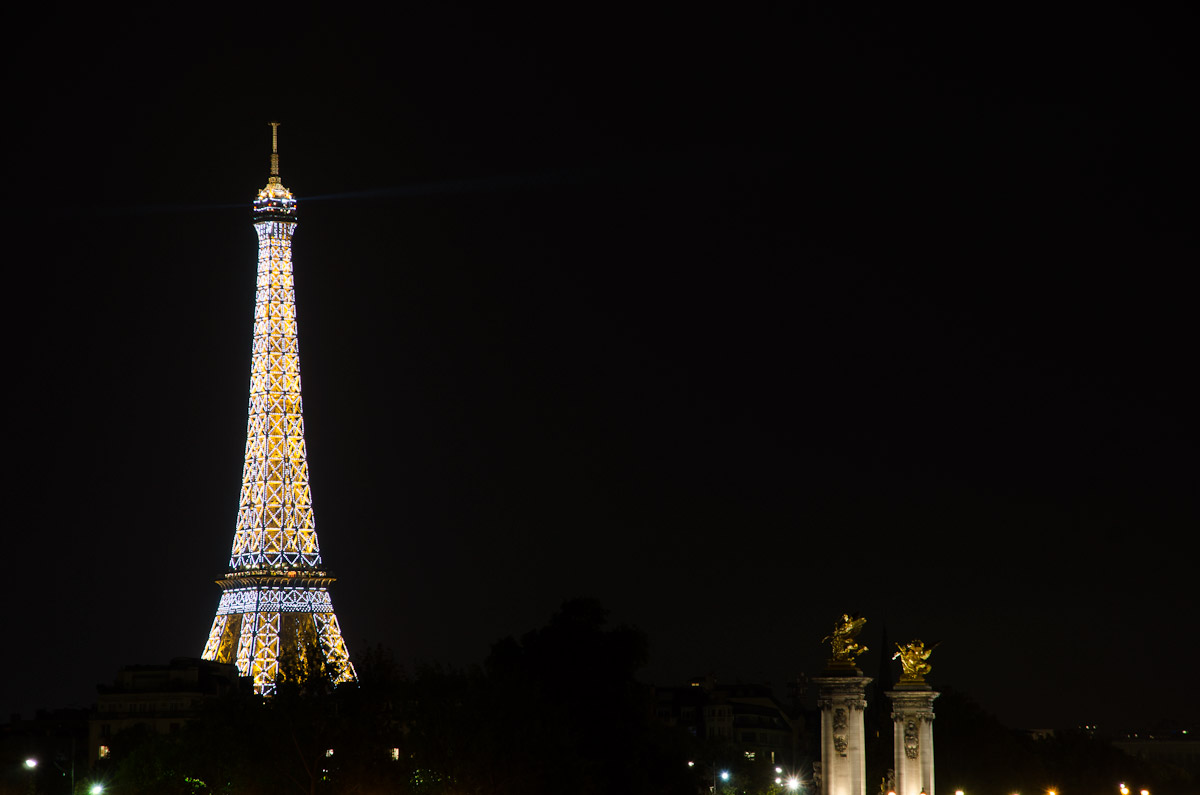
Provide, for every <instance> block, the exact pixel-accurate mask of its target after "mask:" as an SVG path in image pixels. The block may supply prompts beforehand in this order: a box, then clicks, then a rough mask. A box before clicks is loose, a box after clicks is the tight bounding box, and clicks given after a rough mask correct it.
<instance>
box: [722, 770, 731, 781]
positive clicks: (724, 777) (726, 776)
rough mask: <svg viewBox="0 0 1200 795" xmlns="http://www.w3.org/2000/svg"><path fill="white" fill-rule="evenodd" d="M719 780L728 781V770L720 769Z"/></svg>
mask: <svg viewBox="0 0 1200 795" xmlns="http://www.w3.org/2000/svg"><path fill="white" fill-rule="evenodd" d="M721 780H722V781H728V780H729V771H728V770H722V771H721Z"/></svg>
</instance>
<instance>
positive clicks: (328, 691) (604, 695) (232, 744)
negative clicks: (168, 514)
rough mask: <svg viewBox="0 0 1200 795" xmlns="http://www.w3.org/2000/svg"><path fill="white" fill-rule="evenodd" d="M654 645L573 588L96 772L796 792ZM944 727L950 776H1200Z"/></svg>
mask: <svg viewBox="0 0 1200 795" xmlns="http://www.w3.org/2000/svg"><path fill="white" fill-rule="evenodd" d="M646 650H647V643H646V638H645V636H644V635H643V634H642V633H641V632H640V631H639V630H637V629H634V628H630V627H615V628H614V627H608V626H607V625H606V621H605V611H604V609H603V608H602V607H601V606H600V605H599V604H598V603H596V602H594V601H590V600H574V601H571V602H567V603H566V604H564V605H563V607H562V609H561V610H560V611H559V612H558V613H556V614H555V616H554V617H553V618H552V619H551V620H550V622H549V623H548V624H547V625H546V626H545V627H543V628H540V629H537V630H534V631H531V632H529V633H527V634H525V635H524V636H522V637H521V638H520V639H515V638H506V639H504V640H502V641H500V642H498V643H496V644H495V645H494V646H493V647H492V650H491V653H490V654H489V655H488V657H487V659H486V661H485V662H484V663H483V665H481V666H475V667H471V668H467V669H454V668H448V667H442V666H436V665H433V666H425V667H421V668H419V669H417V670H415V671H412V672H408V671H405V670H404V669H402V668H401V667H400V666H399V665H398V664H397V663H396V662H395V660H394V659H393V658H392V656H391V654H390V653H389V652H388V651H387V650H386V649H383V648H375V649H372V650H371V651H369V652H368V653H367V654H366V655H364V656H363V657H361V658H360V659H359V660H358V661H357V672H358V675H359V682H358V683H357V685H354V686H342V687H338V688H334V687H332V686H330V684H329V682H330V677H329V676H328V673H327V672H326V671H324V670H322V669H321V668H319V667H317V668H310V669H303V668H302V667H298V666H294V667H293V668H292V669H291V670H290V671H289V675H288V678H287V680H286V681H282V682H281V684H280V686H279V691H278V693H277V694H276V695H275V696H274V697H273V698H271V699H262V698H259V697H256V696H253V695H252V694H250V693H248V692H242V693H239V694H235V695H232V696H228V697H225V698H222V699H221V700H219V701H214V702H212V703H210V704H209V705H208V706H207V707H206V709H205V711H204V712H203V714H202V715H201V716H200V717H199V719H197V720H195V721H193V722H191V723H189V724H188V725H186V726H184V727H183V728H182V729H181V730H180V731H178V732H176V733H172V734H166V735H164V734H154V733H151V732H149V731H137V730H132V731H127V732H124V733H122V734H119V735H117V736H116V737H115V738H113V741H112V745H111V749H112V753H111V755H110V757H109V758H108V759H107V760H104V762H103V763H102V764H103V765H104V769H102V770H100V771H97V772H98V773H100V774H101V775H102V776H103V777H104V778H106V779H107V780H108V781H109V783H110V785H111V788H110V790H109V791H110V792H113V793H117V792H119V793H121V794H122V795H139V794H140V793H147V794H149V793H155V794H156V795H176V794H178V795H184V794H185V793H186V794H187V795H199V794H200V793H222V794H223V795H224V794H227V795H276V794H278V795H284V794H285V793H291V794H293V795H299V794H300V793H307V794H308V795H316V794H317V793H329V794H331V795H332V794H334V793H337V794H339V795H340V794H341V793H347V794H349V793H368V794H375V793H397V794H403V793H438V794H441V793H444V794H446V795H450V794H451V793H454V794H455V795H459V794H461V795H466V794H475V793H478V794H480V795H482V794H483V793H488V794H489V795H506V794H508V793H513V794H514V795H516V793H520V795H538V794H539V793H568V792H569V793H581V794H583V795H589V794H590V793H597V794H598V793H614V792H620V793H634V794H637V793H663V794H664V795H665V794H667V793H679V794H680V795H696V793H699V792H708V791H709V788H710V787H711V786H712V785H713V783H714V780H713V777H712V771H714V770H715V769H717V767H718V766H720V767H729V768H730V769H732V770H734V771H735V775H734V776H733V777H732V778H731V780H730V781H729V782H727V783H726V782H719V783H718V790H719V792H720V793H722V795H725V793H729V794H730V795H732V793H744V794H745V795H759V793H763V794H765V793H774V792H780V791H781V790H780V788H779V787H777V786H776V785H775V784H774V775H773V772H770V771H768V769H767V765H766V764H765V763H764V762H762V761H761V760H760V761H759V763H757V766H756V764H755V763H751V762H748V761H747V760H746V759H745V758H744V757H743V756H742V755H741V754H740V753H739V752H738V749H737V748H736V747H734V746H732V745H730V744H727V743H726V744H715V743H713V742H711V741H709V742H706V741H704V740H703V739H702V738H697V737H694V736H692V735H691V734H690V733H688V732H686V731H685V730H683V729H680V728H676V727H671V726H665V725H662V724H661V723H659V722H658V721H657V720H656V718H655V714H654V712H655V711H654V702H653V691H652V689H651V688H650V687H648V686H647V685H644V684H642V683H640V682H639V681H638V680H637V678H636V674H637V671H638V669H639V668H640V667H641V666H642V665H643V664H644V662H645V659H646V653H647V651H646ZM872 706H873V711H874V712H875V715H876V716H877V717H876V718H875V720H874V722H873V723H870V724H869V725H868V742H869V745H868V749H867V752H868V773H869V775H871V776H872V777H873V778H874V781H880V780H881V778H882V774H883V773H884V772H885V771H886V768H887V767H890V753H891V741H892V738H891V725H890V720H888V719H887V718H888V716H887V710H881V709H879V708H878V705H872ZM871 711H872V710H869V711H868V712H871ZM796 717H797V718H798V720H797V724H798V725H800V726H803V727H810V728H809V729H808V730H807V731H804V730H802V731H801V737H800V742H799V747H800V749H801V757H802V758H801V759H800V760H798V761H799V762H800V764H799V765H798V768H799V769H800V770H801V771H807V775H806V777H805V778H806V780H805V789H806V790H807V791H809V792H811V791H812V780H811V772H812V761H813V760H814V759H819V746H818V740H819V738H818V737H816V736H814V732H815V731H817V729H815V728H813V727H818V726H819V721H817V720H816V716H815V715H813V714H808V715H803V714H802V715H797V716H796ZM936 743H937V776H938V779H937V783H938V788H939V790H940V791H942V792H953V791H954V790H955V789H962V790H964V791H965V792H966V793H968V795H985V794H986V795H1011V793H1014V792H1020V793H1025V795H1030V794H1031V793H1032V794H1034V795H1043V793H1045V791H1046V790H1049V789H1051V788H1053V789H1055V790H1056V791H1057V792H1058V793H1059V794H1060V795H1077V793H1110V794H1111V793H1115V792H1116V789H1115V786H1116V782H1117V781H1121V780H1126V779H1129V780H1134V781H1137V782H1138V784H1137V786H1139V787H1141V786H1148V787H1149V788H1150V789H1151V792H1152V793H1153V795H1168V793H1172V792H1183V791H1187V785H1188V781H1189V780H1188V778H1187V777H1186V775H1184V774H1183V773H1178V775H1176V776H1174V777H1171V776H1170V775H1165V776H1164V774H1163V772H1162V771H1154V770H1151V769H1149V768H1147V767H1146V766H1145V765H1144V764H1142V763H1140V762H1137V761H1136V760H1133V759H1131V758H1129V757H1128V756H1125V755H1124V754H1121V753H1119V752H1118V751H1116V750H1115V749H1113V748H1112V747H1111V746H1110V745H1108V744H1106V743H1103V742H1101V741H1098V740H1095V739H1092V738H1090V737H1087V736H1084V735H1082V734H1080V735H1070V734H1068V735H1060V736H1057V737H1055V738H1054V739H1051V740H1039V741H1035V740H1032V739H1029V738H1027V737H1025V736H1024V735H1023V734H1020V733H1016V732H1013V731H1011V730H1009V729H1007V728H1005V727H1003V726H1002V725H1000V724H999V722H997V721H996V720H995V719H994V718H992V717H990V716H989V715H987V714H985V713H983V712H982V711H981V710H980V709H979V708H978V707H977V706H975V705H974V704H973V703H972V702H971V701H970V700H969V699H968V698H966V697H965V696H963V695H961V694H957V693H952V692H946V693H944V695H943V696H942V697H941V698H940V699H939V701H938V718H937V726H936ZM689 761H690V762H693V763H694V764H693V765H691V766H689V765H688V762H689ZM874 789H875V787H874V786H873V785H870V786H868V793H869V795H873V794H874Z"/></svg>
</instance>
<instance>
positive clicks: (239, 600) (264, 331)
mask: <svg viewBox="0 0 1200 795" xmlns="http://www.w3.org/2000/svg"><path fill="white" fill-rule="evenodd" d="M278 128H279V123H278V122H271V150H272V151H271V176H270V178H269V180H268V182H267V185H266V187H264V188H263V189H262V190H260V191H259V192H258V196H257V198H256V199H255V200H254V214H253V217H254V229H255V231H256V232H257V233H258V280H257V287H256V300H255V306H254V344H253V347H252V351H253V353H252V356H251V362H250V405H249V422H248V423H247V429H246V456H245V460H244V463H243V466H242V490H241V496H240V498H239V500H238V515H237V527H236V529H235V530H234V534H233V550H232V552H231V553H230V557H229V570H228V573H226V574H225V576H224V577H223V578H222V579H220V580H217V585H219V586H220V588H221V602H220V604H219V605H218V607H217V615H216V618H215V619H214V620H213V625H212V629H211V630H210V632H209V636H208V642H207V644H206V645H205V647H204V652H203V654H202V655H201V656H202V657H203V658H204V659H206V660H216V661H217V662H222V663H235V664H236V665H237V667H238V670H239V671H240V672H241V674H242V675H243V676H248V677H251V678H252V679H253V680H254V690H255V692H256V693H261V694H264V695H270V694H271V693H273V692H274V691H275V685H276V682H277V680H278V679H279V678H280V677H281V676H283V677H285V678H286V677H287V675H288V668H287V665H286V662H287V661H288V660H291V661H292V662H293V663H294V664H295V665H296V666H297V670H300V671H303V670H304V669H305V668H306V667H308V666H310V665H314V664H317V663H318V662H320V663H323V664H324V665H325V666H326V670H327V671H328V672H329V673H330V675H331V677H332V679H333V681H334V682H335V683H340V682H346V681H352V680H354V678H355V674H354V666H353V665H352V664H351V663H350V655H349V653H348V652H347V650H346V643H345V641H344V640H343V638H342V631H341V628H340V627H339V626H338V621H337V616H336V615H335V614H334V612H333V602H332V600H331V598H330V595H329V586H331V585H332V584H333V583H334V578H333V577H332V576H331V575H330V574H329V573H328V572H326V571H324V564H323V563H322V561H321V549H320V545H319V544H318V542H317V530H316V525H315V522H314V519H313V509H312V492H311V490H310V488H309V480H308V454H307V450H306V446H305V442H304V416H303V411H302V408H301V400H300V350H299V343H298V337H297V327H296V294H295V291H294V289H293V284H294V283H293V278H292V234H293V233H294V232H295V231H296V199H295V197H294V196H292V192H291V191H289V190H288V189H287V188H285V187H284V186H283V184H282V183H281V182H280V180H279V139H278ZM313 655H320V657H321V658H322V659H321V660H320V661H318V660H315V659H313ZM281 663H284V665H282V666H281Z"/></svg>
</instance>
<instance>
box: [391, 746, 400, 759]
mask: <svg viewBox="0 0 1200 795" xmlns="http://www.w3.org/2000/svg"><path fill="white" fill-rule="evenodd" d="M399 759H400V749H399V748H393V749H392V761H393V762H394V761H397V760H399Z"/></svg>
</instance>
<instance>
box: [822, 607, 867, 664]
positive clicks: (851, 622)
mask: <svg viewBox="0 0 1200 795" xmlns="http://www.w3.org/2000/svg"><path fill="white" fill-rule="evenodd" d="M866 623H867V620H866V619H865V618H861V617H859V616H850V615H849V614H847V613H842V618H841V620H840V621H838V622H837V623H836V624H834V626H833V633H832V634H830V635H826V636H825V637H824V638H822V639H821V642H822V643H826V642H828V643H829V645H830V646H831V647H832V649H833V657H831V658H830V660H829V662H830V665H832V666H835V667H846V666H853V665H854V658H855V657H857V656H858V655H860V654H862V653H863V652H864V651H866V650H867V647H866V646H863V645H861V644H860V643H858V642H857V641H855V640H854V639H855V638H856V637H858V633H860V632H862V628H863V625H864V624H866Z"/></svg>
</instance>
